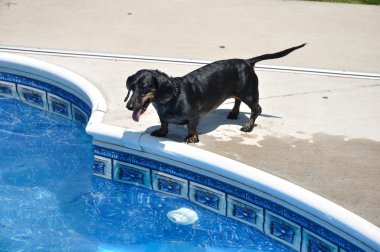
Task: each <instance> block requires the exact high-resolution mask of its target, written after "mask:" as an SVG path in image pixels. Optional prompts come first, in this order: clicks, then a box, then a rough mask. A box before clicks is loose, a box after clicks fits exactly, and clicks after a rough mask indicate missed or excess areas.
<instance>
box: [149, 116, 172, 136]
mask: <svg viewBox="0 0 380 252" xmlns="http://www.w3.org/2000/svg"><path fill="white" fill-rule="evenodd" d="M160 122H161V128H159V129H157V130H155V131H153V132H152V133H150V135H151V136H155V137H164V136H166V135H167V134H168V132H169V127H168V123H167V122H165V121H163V120H162V119H161V118H160Z"/></svg>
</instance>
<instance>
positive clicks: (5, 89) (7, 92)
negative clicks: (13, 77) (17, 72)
mask: <svg viewBox="0 0 380 252" xmlns="http://www.w3.org/2000/svg"><path fill="white" fill-rule="evenodd" d="M0 93H1V94H5V95H12V89H11V88H10V87H9V86H6V85H1V83H0Z"/></svg>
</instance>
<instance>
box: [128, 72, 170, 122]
mask: <svg viewBox="0 0 380 252" xmlns="http://www.w3.org/2000/svg"><path fill="white" fill-rule="evenodd" d="M126 85H127V89H128V94H127V96H126V97H125V99H124V102H127V101H128V102H127V108H128V109H129V110H132V111H133V114H132V118H133V120H134V121H136V122H138V121H139V119H140V116H141V115H142V114H143V113H144V112H145V111H146V109H147V108H148V106H149V104H150V103H151V102H153V103H157V104H161V105H162V104H165V103H167V102H169V101H170V100H171V99H172V98H173V97H174V96H175V94H176V92H177V88H176V86H175V85H174V83H173V82H172V81H171V78H170V77H169V76H167V75H166V74H165V73H162V72H160V71H158V70H140V71H138V72H137V73H135V74H134V75H131V76H129V77H128V79H127V84H126ZM131 91H132V96H131V98H130V99H129V100H128V98H129V96H130V93H131Z"/></svg>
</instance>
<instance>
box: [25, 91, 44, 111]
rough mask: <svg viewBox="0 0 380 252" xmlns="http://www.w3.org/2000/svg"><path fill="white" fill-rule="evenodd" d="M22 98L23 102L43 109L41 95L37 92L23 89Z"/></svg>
mask: <svg viewBox="0 0 380 252" xmlns="http://www.w3.org/2000/svg"><path fill="white" fill-rule="evenodd" d="M22 97H24V99H25V101H27V102H28V103H31V104H33V105H35V106H38V107H41V108H43V107H44V99H43V96H42V94H41V93H39V92H35V91H33V90H28V89H25V88H23V89H22Z"/></svg>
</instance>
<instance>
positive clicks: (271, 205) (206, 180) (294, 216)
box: [94, 146, 364, 252]
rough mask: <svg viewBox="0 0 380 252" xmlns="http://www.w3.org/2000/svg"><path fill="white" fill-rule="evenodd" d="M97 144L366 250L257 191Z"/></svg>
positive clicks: (104, 151)
mask: <svg viewBox="0 0 380 252" xmlns="http://www.w3.org/2000/svg"><path fill="white" fill-rule="evenodd" d="M94 147H95V154H97V155H100V156H104V157H108V158H112V159H116V160H120V161H124V162H128V163H132V164H135V165H139V166H143V167H147V168H150V169H152V170H155V171H159V172H164V173H167V174H170V175H173V176H176V177H179V178H183V179H186V180H189V181H194V182H196V183H200V184H202V185H206V186H209V187H211V188H215V189H217V190H219V191H221V192H224V193H228V194H230V195H232V196H235V197H237V198H240V199H242V200H244V201H247V202H249V203H252V204H254V205H257V206H259V207H261V208H263V209H267V210H270V211H271V212H273V213H276V214H277V215H279V216H282V217H284V218H286V219H288V220H290V221H292V222H294V223H296V224H298V225H301V226H303V227H306V228H308V229H309V230H311V231H312V232H314V233H316V234H318V235H319V236H321V237H323V238H324V239H326V240H328V241H329V242H332V243H333V244H336V245H338V246H339V247H341V248H343V249H345V250H347V251H360V252H364V250H362V249H360V248H359V247H357V246H356V245H354V244H352V243H351V242H349V241H347V240H346V239H344V238H342V237H341V236H339V235H337V234H336V233H334V232H332V231H331V230H329V229H327V228H325V227H323V226H321V225H320V224H317V223H315V222H313V221H311V220H309V219H307V218H306V217H304V216H302V215H300V214H298V213H296V212H293V211H291V210H289V209H287V208H285V207H283V206H281V205H280V204H277V203H275V202H272V201H270V200H268V199H265V198H263V197H261V196H258V195H256V194H254V193H251V192H248V191H246V190H243V189H240V188H237V187H234V186H232V185H229V184H226V183H224V182H222V181H218V180H216V179H213V178H210V177H207V176H204V175H200V174H197V173H194V172H191V171H189V170H185V169H182V168H180V167H175V166H173V165H169V164H165V163H162V162H160V161H157V160H152V159H149V158H145V157H142V156H138V155H135V154H131V153H126V152H119V151H115V150H112V149H109V148H105V147H101V146H94Z"/></svg>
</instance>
